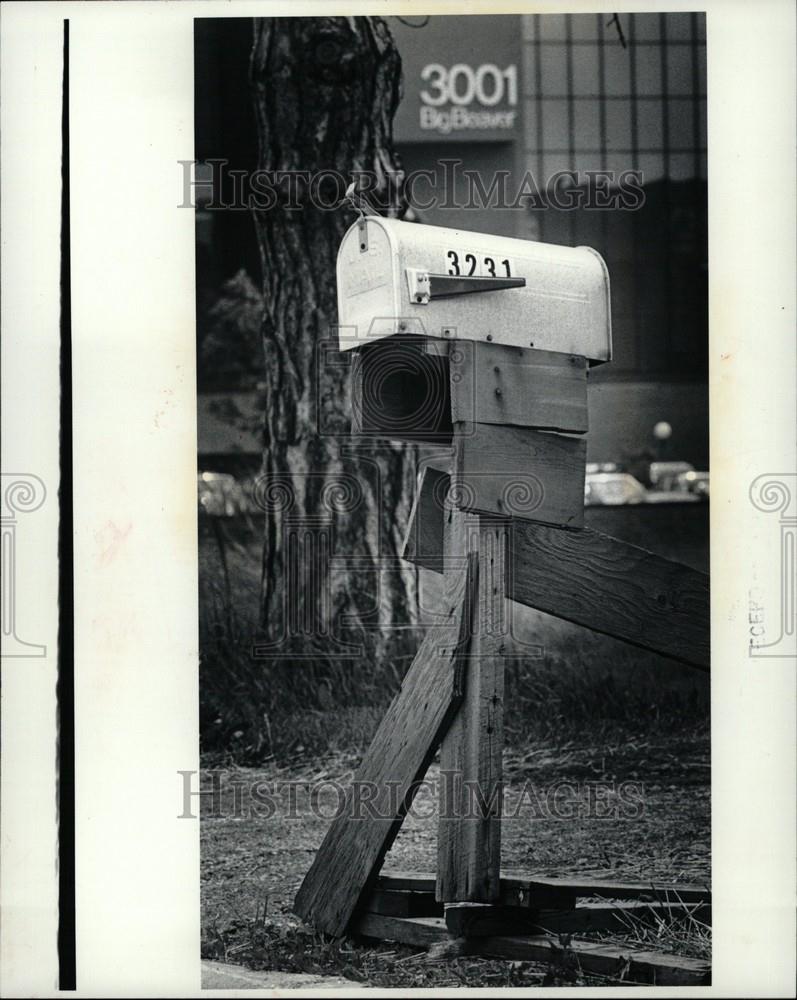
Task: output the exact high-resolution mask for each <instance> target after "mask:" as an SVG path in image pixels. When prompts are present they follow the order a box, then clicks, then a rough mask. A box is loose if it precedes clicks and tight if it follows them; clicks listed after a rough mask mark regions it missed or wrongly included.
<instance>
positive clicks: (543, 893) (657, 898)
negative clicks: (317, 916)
mask: <svg viewBox="0 0 797 1000" xmlns="http://www.w3.org/2000/svg"><path fill="white" fill-rule="evenodd" d="M376 888H377V889H381V890H391V889H405V890H412V891H414V892H429V893H433V892H434V890H435V876H434V875H429V874H426V873H424V872H405V871H391V870H386V871H383V872H382V873H381V874H380V875H379V878H378V879H377V880H376ZM592 897H598V898H601V899H639V900H643V901H649V902H660V903H667V902H670V903H707V904H710V903H711V889H710V888H709V887H708V886H704V885H696V884H694V883H686V882H684V883H676V882H668V883H664V882H659V881H651V882H622V881H619V880H618V881H615V880H613V879H590V878H579V877H578V876H573V877H571V878H548V877H545V876H539V875H523V874H510V873H506V872H502V874H501V902H502V903H503V905H505V906H525V907H527V908H529V909H567V908H570V907H572V905H575V904H574V902H571V901H574V900H575V899H577V898H582V899H589V898H592Z"/></svg>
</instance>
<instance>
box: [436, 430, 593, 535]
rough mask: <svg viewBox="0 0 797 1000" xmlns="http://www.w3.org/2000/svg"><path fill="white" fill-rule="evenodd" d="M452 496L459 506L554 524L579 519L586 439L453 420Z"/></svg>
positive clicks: (573, 524)
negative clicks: (454, 457) (454, 422)
mask: <svg viewBox="0 0 797 1000" xmlns="http://www.w3.org/2000/svg"><path fill="white" fill-rule="evenodd" d="M454 443H455V448H456V459H455V463H454V475H453V479H452V482H453V487H454V488H453V490H452V502H454V503H456V505H457V506H458V507H460V509H462V510H467V511H473V512H477V513H480V514H498V515H501V516H505V517H512V518H517V519H523V520H531V521H536V522H542V523H544V524H552V525H556V526H559V527H568V528H580V527H581V526H582V525H583V524H584V477H585V474H586V473H585V470H586V459H587V443H586V441H584V440H583V439H582V438H575V437H568V436H567V435H564V434H553V433H550V432H547V431H537V430H532V429H531V428H529V427H499V426H495V425H491V424H463V423H457V424H455V425H454Z"/></svg>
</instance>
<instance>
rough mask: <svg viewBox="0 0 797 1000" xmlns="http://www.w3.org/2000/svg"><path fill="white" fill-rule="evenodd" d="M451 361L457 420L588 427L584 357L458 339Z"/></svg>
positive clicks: (574, 430)
mask: <svg viewBox="0 0 797 1000" xmlns="http://www.w3.org/2000/svg"><path fill="white" fill-rule="evenodd" d="M449 363H450V377H451V417H452V420H453V421H454V422H456V421H465V422H466V423H481V424H501V425H504V426H509V425H515V426H519V427H537V428H542V429H547V430H558V431H566V432H568V431H569V432H570V433H574V434H583V433H585V432H586V431H587V430H588V427H589V421H588V415H587V360H586V358H582V357H575V356H569V355H565V354H554V353H552V352H550V351H534V350H529V349H528V348H521V347H508V346H506V345H503V344H489V343H487V342H484V341H479V342H468V341H457V342H452V344H451V346H450V349H449Z"/></svg>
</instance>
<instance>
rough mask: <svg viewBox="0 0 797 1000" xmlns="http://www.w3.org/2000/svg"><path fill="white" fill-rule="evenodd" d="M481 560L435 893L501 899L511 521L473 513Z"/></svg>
mask: <svg viewBox="0 0 797 1000" xmlns="http://www.w3.org/2000/svg"><path fill="white" fill-rule="evenodd" d="M454 516H457V517H464V518H465V519H466V523H467V524H468V525H469V527H470V532H469V534H470V538H471V540H472V541H471V544H473V545H474V546H475V550H476V553H477V558H478V567H479V573H478V578H479V583H478V601H477V606H478V611H477V614H476V616H475V620H474V634H473V636H472V637H471V646H470V656H469V658H468V663H467V667H466V674H465V693H464V696H463V699H462V703H461V704H460V706H459V708H458V710H457V712H456V715H455V716H454V719H453V721H452V723H451V726H450V728H449V730H448V732H447V733H446V735H445V736H444V738H443V744H442V747H441V749H440V818H439V823H438V852H437V898H438V899H439V900H443V901H446V902H448V901H450V900H478V901H481V902H492V901H495V900H498V899H499V898H500V877H501V800H502V796H503V750H504V656H503V648H504V647H503V644H504V641H505V638H506V631H507V622H506V611H505V603H506V523H507V522H506V520H505V519H498V520H495V519H493V520H490V519H488V518H485V517H483V516H481V515H477V516H476V517H470V516H469V515H466V514H461V513H460V512H458V511H457V512H454Z"/></svg>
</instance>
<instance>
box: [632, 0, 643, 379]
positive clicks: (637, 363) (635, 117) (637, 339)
mask: <svg viewBox="0 0 797 1000" xmlns="http://www.w3.org/2000/svg"><path fill="white" fill-rule="evenodd" d="M628 51H629V55H630V57H631V65H630V67H629V88H628V89H629V90H630V92H631V93H630V97H631V162H632V166H633V169H634V170H639V169H640V163H639V106H638V104H637V72H636V56H637V48H636V14H629V17H628ZM642 186H643V187H644V186H645V178H644V176H643V177H642ZM638 219H639V213H638V212H632V214H631V255H632V259H633V276H634V280H633V281H632V282H631V285H632V288H633V295H634V310H633V313H632V315H633V317H634V357H633V360H632V362H631V365H630V367H631V368H632V369H636V370H637V371H641V369H642V351H641V349H640V345H641V341H642V320H641V315H640V314H641V309H640V301H641V295H640V294H639V277H640V274H641V268H640V265H639V221H638Z"/></svg>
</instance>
